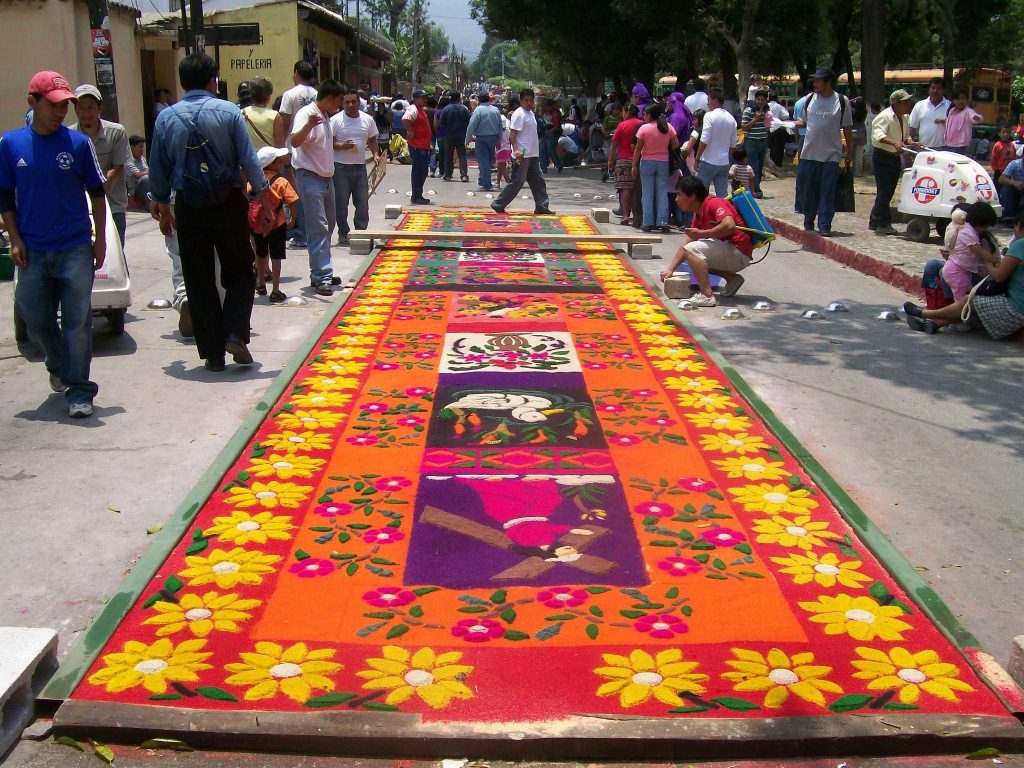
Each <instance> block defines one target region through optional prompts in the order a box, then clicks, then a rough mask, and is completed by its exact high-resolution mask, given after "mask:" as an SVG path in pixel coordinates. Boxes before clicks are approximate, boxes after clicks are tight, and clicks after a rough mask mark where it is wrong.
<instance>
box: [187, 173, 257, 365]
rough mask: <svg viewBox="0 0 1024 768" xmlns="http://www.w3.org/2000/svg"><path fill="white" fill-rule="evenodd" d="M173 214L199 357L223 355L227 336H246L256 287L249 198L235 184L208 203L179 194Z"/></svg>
mask: <svg viewBox="0 0 1024 768" xmlns="http://www.w3.org/2000/svg"><path fill="white" fill-rule="evenodd" d="M174 216H175V219H176V220H177V224H178V227H177V230H178V246H179V251H180V254H181V272H182V275H183V276H184V278H185V291H186V293H187V294H188V304H189V311H190V313H191V315H192V328H193V331H194V332H195V339H196V348H197V349H198V351H199V357H201V358H203V359H207V360H209V359H211V358H214V359H215V358H218V357H224V341H225V339H227V337H228V336H233V337H236V338H238V339H239V340H241V341H243V342H245V343H248V342H249V323H250V320H251V319H252V302H253V292H254V290H255V288H256V273H255V271H254V264H255V257H254V256H253V252H252V243H251V241H250V238H249V218H248V216H249V203H248V201H247V200H246V199H245V196H244V195H243V194H242V192H241V190H238V189H236V190H233V191H232V192H231V195H230V196H229V197H228V198H227V199H226V200H225V201H224V202H223V203H221V204H220V205H213V206H210V207H209V208H190V207H189V206H187V205H185V204H184V203H183V202H181V200H180V199H179V200H178V201H177V202H176V203H175V205H174ZM215 260H216V261H219V262H220V284H221V286H222V287H223V288H224V300H223V305H222V304H221V297H220V293H219V292H218V291H217V283H216V268H215V264H214V262H215Z"/></svg>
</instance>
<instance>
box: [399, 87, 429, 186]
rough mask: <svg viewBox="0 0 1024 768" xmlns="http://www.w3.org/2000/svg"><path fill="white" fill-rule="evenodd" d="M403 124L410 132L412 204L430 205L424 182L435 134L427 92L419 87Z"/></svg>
mask: <svg viewBox="0 0 1024 768" xmlns="http://www.w3.org/2000/svg"><path fill="white" fill-rule="evenodd" d="M402 124H403V125H404V126H405V129H406V130H407V131H408V132H409V154H410V155H412V177H411V185H412V201H411V202H412V204H413V205H430V201H429V200H428V199H427V198H425V197H424V196H423V182H425V181H426V180H427V169H428V166H429V165H430V144H431V138H432V137H433V134H432V133H431V128H430V118H429V117H427V92H426V91H423V90H420V89H419V88H417V89H416V90H415V91H413V92H412V104H410V105H409V106H408V107H406V110H405V114H404V115H402Z"/></svg>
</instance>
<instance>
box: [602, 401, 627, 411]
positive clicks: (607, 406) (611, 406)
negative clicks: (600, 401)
mask: <svg viewBox="0 0 1024 768" xmlns="http://www.w3.org/2000/svg"><path fill="white" fill-rule="evenodd" d="M597 410H598V411H600V412H601V413H622V412H623V411H624V410H626V409H625V408H624V407H623V406H621V405H618V404H616V403H606V404H605V405H599V406H597Z"/></svg>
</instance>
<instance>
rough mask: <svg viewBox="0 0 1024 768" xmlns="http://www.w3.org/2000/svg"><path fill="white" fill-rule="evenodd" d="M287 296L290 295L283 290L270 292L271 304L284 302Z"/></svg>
mask: <svg viewBox="0 0 1024 768" xmlns="http://www.w3.org/2000/svg"><path fill="white" fill-rule="evenodd" d="M287 298H288V297H287V296H285V295H284V294H283V293H282V292H281V291H273V292H272V293H271V294H270V303H271V304H280V303H282V302H283V301H284V300H285V299H287Z"/></svg>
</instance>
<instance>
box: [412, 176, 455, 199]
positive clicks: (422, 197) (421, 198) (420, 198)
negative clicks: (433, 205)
mask: <svg viewBox="0 0 1024 768" xmlns="http://www.w3.org/2000/svg"><path fill="white" fill-rule="evenodd" d="M449 181H451V179H449ZM412 204H413V205H430V200H428V199H427V198H425V197H414V198H413V199H412Z"/></svg>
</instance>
